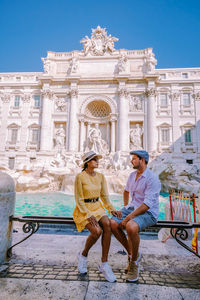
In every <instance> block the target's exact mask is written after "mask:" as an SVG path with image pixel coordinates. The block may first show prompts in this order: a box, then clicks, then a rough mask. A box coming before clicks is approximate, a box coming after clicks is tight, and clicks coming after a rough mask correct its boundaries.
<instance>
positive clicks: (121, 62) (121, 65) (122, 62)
mask: <svg viewBox="0 0 200 300" xmlns="http://www.w3.org/2000/svg"><path fill="white" fill-rule="evenodd" d="M126 62H127V57H126V55H125V54H122V55H121V57H120V58H119V61H118V70H119V72H124V71H126Z"/></svg>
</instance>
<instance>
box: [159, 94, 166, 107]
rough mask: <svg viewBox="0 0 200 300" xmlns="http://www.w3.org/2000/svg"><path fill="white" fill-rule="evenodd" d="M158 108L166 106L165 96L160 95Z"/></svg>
mask: <svg viewBox="0 0 200 300" xmlns="http://www.w3.org/2000/svg"><path fill="white" fill-rule="evenodd" d="M160 106H167V94H160Z"/></svg>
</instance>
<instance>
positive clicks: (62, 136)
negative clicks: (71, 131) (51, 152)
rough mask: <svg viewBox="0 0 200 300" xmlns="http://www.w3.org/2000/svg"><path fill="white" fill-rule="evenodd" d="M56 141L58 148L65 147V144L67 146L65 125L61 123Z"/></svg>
mask: <svg viewBox="0 0 200 300" xmlns="http://www.w3.org/2000/svg"><path fill="white" fill-rule="evenodd" d="M55 142H56V148H57V149H62V148H64V146H65V130H64V125H60V127H59V128H58V129H57V130H56V137H55Z"/></svg>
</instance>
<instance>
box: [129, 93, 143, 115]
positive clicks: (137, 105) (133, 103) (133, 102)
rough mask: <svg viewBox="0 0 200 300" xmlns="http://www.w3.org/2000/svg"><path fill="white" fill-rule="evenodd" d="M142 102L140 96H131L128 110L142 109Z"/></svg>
mask: <svg viewBox="0 0 200 300" xmlns="http://www.w3.org/2000/svg"><path fill="white" fill-rule="evenodd" d="M142 110H143V103H142V97H141V96H132V97H131V98H130V101H129V111H131V112H133V111H142Z"/></svg>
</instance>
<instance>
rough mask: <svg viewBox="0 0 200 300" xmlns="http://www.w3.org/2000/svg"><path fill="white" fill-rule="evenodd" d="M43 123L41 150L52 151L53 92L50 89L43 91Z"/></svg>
mask: <svg viewBox="0 0 200 300" xmlns="http://www.w3.org/2000/svg"><path fill="white" fill-rule="evenodd" d="M42 95H43V99H42V123H41V138H40V151H51V150H52V143H53V135H52V120H51V116H52V103H53V101H52V98H53V92H52V91H51V90H49V89H45V90H43V91H42Z"/></svg>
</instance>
